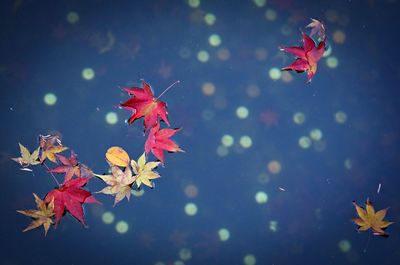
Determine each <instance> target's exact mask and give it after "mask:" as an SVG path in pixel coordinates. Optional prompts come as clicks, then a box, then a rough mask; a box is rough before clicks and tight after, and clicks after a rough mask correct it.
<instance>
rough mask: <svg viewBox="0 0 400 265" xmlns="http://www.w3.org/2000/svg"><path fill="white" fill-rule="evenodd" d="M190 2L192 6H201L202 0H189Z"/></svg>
mask: <svg viewBox="0 0 400 265" xmlns="http://www.w3.org/2000/svg"><path fill="white" fill-rule="evenodd" d="M188 4H189V6H190V7H193V8H195V7H199V6H200V0H188Z"/></svg>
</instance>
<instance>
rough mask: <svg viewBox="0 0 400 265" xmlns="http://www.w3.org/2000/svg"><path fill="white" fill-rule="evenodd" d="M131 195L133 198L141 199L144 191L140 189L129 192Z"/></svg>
mask: <svg viewBox="0 0 400 265" xmlns="http://www.w3.org/2000/svg"><path fill="white" fill-rule="evenodd" d="M131 193H132V195H133V196H135V197H141V196H143V194H144V189H140V190H131Z"/></svg>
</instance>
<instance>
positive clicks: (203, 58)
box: [197, 50, 210, 63]
mask: <svg viewBox="0 0 400 265" xmlns="http://www.w3.org/2000/svg"><path fill="white" fill-rule="evenodd" d="M209 59H210V55H209V54H208V52H207V51H204V50H201V51H199V52H198V53H197V60H199V61H200V62H202V63H206V62H207V61H208V60H209Z"/></svg>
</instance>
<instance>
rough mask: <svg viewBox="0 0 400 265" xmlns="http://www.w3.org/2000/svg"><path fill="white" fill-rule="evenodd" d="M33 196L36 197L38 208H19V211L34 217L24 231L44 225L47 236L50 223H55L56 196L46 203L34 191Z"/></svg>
mask: <svg viewBox="0 0 400 265" xmlns="http://www.w3.org/2000/svg"><path fill="white" fill-rule="evenodd" d="M33 197H35V202H36V205H37V208H38V209H37V210H35V209H29V210H17V212H19V213H22V214H23V215H26V216H29V217H32V219H33V221H32V222H31V223H30V224H29V225H28V226H27V227H26V228H25V229H24V230H23V231H22V232H26V231H28V230H31V229H35V228H37V227H39V226H41V225H43V227H44V235H45V236H46V235H47V231H48V230H49V227H50V225H51V224H52V223H53V220H52V217H53V215H54V198H53V199H52V200H51V201H50V202H49V203H48V204H47V205H46V203H45V202H44V201H43V200H41V199H40V198H39V197H38V196H37V195H36V194H35V193H33Z"/></svg>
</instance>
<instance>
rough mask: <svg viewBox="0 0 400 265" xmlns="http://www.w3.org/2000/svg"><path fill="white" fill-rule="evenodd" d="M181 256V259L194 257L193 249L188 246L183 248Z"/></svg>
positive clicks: (180, 251) (180, 252)
mask: <svg viewBox="0 0 400 265" xmlns="http://www.w3.org/2000/svg"><path fill="white" fill-rule="evenodd" d="M179 258H180V259H181V260H189V259H191V258H192V251H190V249H188V248H181V249H180V250H179Z"/></svg>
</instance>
